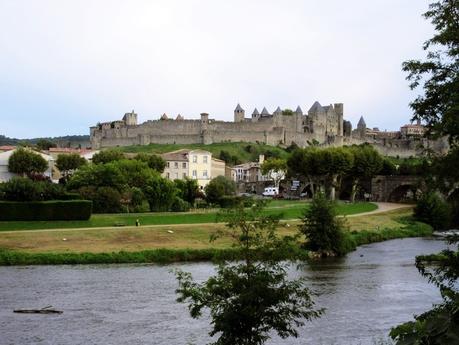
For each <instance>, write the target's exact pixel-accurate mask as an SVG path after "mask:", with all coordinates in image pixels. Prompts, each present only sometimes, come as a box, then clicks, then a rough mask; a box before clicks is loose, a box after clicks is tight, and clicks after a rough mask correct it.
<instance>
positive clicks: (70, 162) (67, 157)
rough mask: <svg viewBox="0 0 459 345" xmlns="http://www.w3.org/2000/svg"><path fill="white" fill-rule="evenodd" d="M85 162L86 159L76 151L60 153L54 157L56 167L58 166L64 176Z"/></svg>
mask: <svg viewBox="0 0 459 345" xmlns="http://www.w3.org/2000/svg"><path fill="white" fill-rule="evenodd" d="M85 164H86V159H84V158H83V157H81V156H80V155H79V154H77V153H70V154H60V155H58V156H57V159H56V168H58V169H59V171H60V172H61V173H62V174H63V175H64V176H69V175H70V174H72V173H73V172H74V171H75V170H77V169H78V168H80V167H81V166H83V165H85Z"/></svg>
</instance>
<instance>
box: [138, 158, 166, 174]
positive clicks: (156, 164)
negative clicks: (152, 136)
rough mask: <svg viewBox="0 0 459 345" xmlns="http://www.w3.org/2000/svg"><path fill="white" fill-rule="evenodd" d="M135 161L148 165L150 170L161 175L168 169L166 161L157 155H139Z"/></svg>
mask: <svg viewBox="0 0 459 345" xmlns="http://www.w3.org/2000/svg"><path fill="white" fill-rule="evenodd" d="M135 159H136V160H139V161H142V162H145V163H147V164H148V166H149V167H150V169H153V170H156V171H157V172H159V173H162V172H163V171H164V168H165V167H166V161H165V160H164V159H163V158H162V157H160V156H158V155H155V154H147V153H139V154H137V155H136V156H135Z"/></svg>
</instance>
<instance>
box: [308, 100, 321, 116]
mask: <svg viewBox="0 0 459 345" xmlns="http://www.w3.org/2000/svg"><path fill="white" fill-rule="evenodd" d="M321 110H323V108H322V106H321V105H320V103H319V102H317V101H315V102H314V104H313V105H312V107H311V109H309V112H313V113H315V112H318V111H321Z"/></svg>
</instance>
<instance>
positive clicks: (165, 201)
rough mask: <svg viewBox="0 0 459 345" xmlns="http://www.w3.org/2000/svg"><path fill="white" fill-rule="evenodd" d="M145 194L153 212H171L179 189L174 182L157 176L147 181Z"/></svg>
mask: <svg viewBox="0 0 459 345" xmlns="http://www.w3.org/2000/svg"><path fill="white" fill-rule="evenodd" d="M144 193H145V197H146V198H147V200H148V203H149V204H150V210H151V211H170V209H171V206H172V204H173V202H174V200H175V197H176V195H177V189H176V187H175V184H174V182H172V181H170V180H167V179H164V178H162V177H161V176H159V175H156V176H152V177H151V178H150V179H149V180H148V181H147V183H146V185H145V187H144Z"/></svg>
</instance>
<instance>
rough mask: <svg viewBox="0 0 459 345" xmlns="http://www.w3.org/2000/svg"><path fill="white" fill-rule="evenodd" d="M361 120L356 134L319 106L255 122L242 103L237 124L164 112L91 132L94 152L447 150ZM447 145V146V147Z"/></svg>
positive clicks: (339, 114)
mask: <svg viewBox="0 0 459 345" xmlns="http://www.w3.org/2000/svg"><path fill="white" fill-rule="evenodd" d="M365 126H366V125H365V124H364V121H363V118H362V119H361V122H360V121H359V125H358V126H357V129H356V130H354V131H352V126H351V124H350V122H348V121H345V120H344V119H343V105H342V104H340V103H337V104H334V105H329V106H324V107H322V106H321V105H320V104H319V103H318V102H315V103H314V105H313V106H312V107H311V109H310V110H309V111H308V113H307V115H306V114H303V113H302V111H301V108H300V107H298V108H297V110H296V111H295V112H293V114H292V113H291V112H290V113H289V114H283V112H282V111H281V110H280V108H278V109H277V110H276V112H274V113H273V114H269V113H267V111H266V109H263V112H262V113H261V114H259V113H258V111H254V113H253V114H252V117H251V118H246V117H245V111H244V110H243V109H242V108H241V107H240V106H239V105H238V107H237V108H236V109H235V113H234V122H226V121H216V120H213V119H209V117H208V114H206V113H203V114H201V119H198V120H185V119H183V117H181V116H178V117H177V119H175V120H173V119H169V118H168V117H167V116H166V115H165V114H164V115H163V116H162V117H161V119H159V120H149V121H146V122H144V123H142V124H137V114H135V113H134V112H132V113H127V114H125V115H124V117H123V120H118V121H113V122H106V123H102V124H98V125H97V126H94V127H91V128H90V134H91V145H92V147H93V148H94V149H99V148H105V147H115V146H128V145H148V144H150V143H156V144H211V143H218V142H259V143H265V144H269V145H274V146H275V145H279V144H280V145H285V146H288V145H290V144H292V143H296V144H297V145H298V146H300V147H305V146H308V145H310V143H311V142H313V141H315V142H317V143H318V144H319V145H320V146H342V145H353V144H357V145H358V144H362V143H370V144H372V145H373V146H374V147H375V148H376V149H377V150H378V151H379V152H380V153H381V154H383V155H388V156H400V157H409V156H414V155H419V154H422V153H423V151H424V149H425V148H432V149H434V150H437V151H438V150H444V146H445V145H444V144H442V143H438V142H427V141H426V140H425V139H418V140H413V139H402V138H387V137H385V134H384V132H380V134H381V135H379V134H377V135H371V136H370V135H367V134H366V129H365V128H366V127H365ZM345 127H346V129H345ZM446 146H447V145H446Z"/></svg>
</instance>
